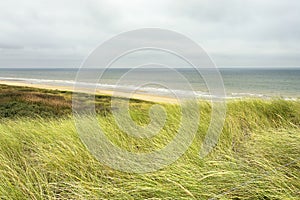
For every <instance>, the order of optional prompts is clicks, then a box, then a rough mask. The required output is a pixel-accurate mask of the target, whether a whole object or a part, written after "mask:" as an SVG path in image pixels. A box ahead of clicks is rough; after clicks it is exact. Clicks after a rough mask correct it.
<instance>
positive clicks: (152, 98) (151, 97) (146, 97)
mask: <svg viewBox="0 0 300 200" xmlns="http://www.w3.org/2000/svg"><path fill="white" fill-rule="evenodd" d="M0 84H2V85H9V86H20V87H32V88H39V89H48V90H58V91H68V92H74V87H73V86H61V85H50V84H49V85H48V84H40V83H27V82H25V81H16V80H14V81H11V80H9V81H7V80H0ZM80 92H82V93H87V91H86V88H85V89H84V88H83V90H82V91H80ZM116 93H117V95H116ZM95 95H104V96H115V97H120V98H126V99H135V100H142V101H148V102H155V103H165V104H179V101H178V100H177V99H175V98H172V97H167V96H160V95H155V94H138V93H135V94H133V95H132V96H130V97H129V95H130V94H129V93H126V92H120V91H113V90H105V89H97V90H96V93H95ZM247 99H263V100H274V99H282V100H285V101H299V100H300V98H299V97H298V96H296V97H280V96H279V97H278V96H273V97H272V96H268V97H259V96H244V97H230V96H227V97H226V99H225V101H238V100H247ZM199 100H208V101H210V99H201V98H199Z"/></svg>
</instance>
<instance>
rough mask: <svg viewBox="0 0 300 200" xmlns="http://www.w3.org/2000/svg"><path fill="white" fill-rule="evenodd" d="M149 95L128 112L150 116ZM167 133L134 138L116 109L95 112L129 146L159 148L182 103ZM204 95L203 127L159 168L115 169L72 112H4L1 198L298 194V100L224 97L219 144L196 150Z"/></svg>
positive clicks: (171, 116)
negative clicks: (86, 139) (202, 153)
mask: <svg viewBox="0 0 300 200" xmlns="http://www.w3.org/2000/svg"><path fill="white" fill-rule="evenodd" d="M149 105H150V104H148V103H143V102H133V104H132V110H131V116H132V117H133V118H134V120H135V121H137V122H138V123H140V124H146V123H148V122H149V117H148V115H147V112H148V108H149ZM165 109H166V110H167V113H168V121H167V123H166V126H165V127H164V128H163V130H162V134H161V135H159V136H158V137H154V138H153V139H151V140H143V139H139V140H136V139H134V138H132V137H130V136H128V135H127V134H125V133H124V132H122V131H120V130H119V129H118V127H117V125H116V124H115V122H114V120H113V116H112V115H111V113H107V114H106V115H98V120H99V122H100V123H101V125H102V126H103V127H104V128H105V130H106V133H107V135H108V137H109V138H110V140H111V141H113V142H114V143H116V145H118V146H120V147H122V148H124V149H126V150H128V151H132V152H148V151H152V150H153V149H156V148H161V147H162V146H164V145H165V143H166V142H168V139H169V138H172V135H174V132H176V130H177V129H178V124H177V122H176V120H178V116H177V115H178V108H177V107H176V106H174V105H173V106H171V105H170V106H167V105H166V106H165ZM210 111H211V108H210V104H209V103H208V102H201V109H200V111H199V112H201V119H200V127H199V129H198V132H197V134H196V137H195V139H194V141H193V144H192V145H191V146H190V148H189V149H188V151H187V152H186V153H185V154H184V155H183V156H182V157H180V158H179V159H178V160H177V161H176V162H175V163H173V164H171V165H169V166H168V167H166V168H164V169H162V170H159V171H157V172H154V173H147V174H134V173H124V172H120V171H116V170H113V169H111V168H109V167H107V166H105V165H104V164H102V163H101V162H98V161H97V160H96V159H95V158H94V157H93V156H92V155H91V154H90V153H89V151H88V150H87V149H86V147H85V146H84V145H83V144H82V142H81V141H80V139H79V136H78V134H77V132H76V129H75V125H74V121H73V118H72V116H70V115H64V116H62V117H60V118H52V117H51V118H45V117H44V118H41V117H35V118H29V117H20V116H18V117H16V118H15V117H13V118H11V117H10V118H6V119H4V118H2V121H1V123H0V138H1V139H0V160H1V162H0V198H1V199H209V198H215V199H299V196H300V162H299V159H300V157H299V155H300V129H299V128H300V102H291V101H290V102H289V101H283V100H272V101H267V100H255V99H253V100H241V101H231V102H228V103H227V117H226V122H225V126H224V129H223V132H222V134H221V137H220V140H219V143H218V145H217V147H216V148H215V149H214V150H213V152H211V153H210V154H209V155H208V156H207V157H205V158H204V159H200V158H199V155H198V154H199V150H200V146H201V141H202V139H203V138H204V135H205V133H206V130H207V127H208V124H209V120H210Z"/></svg>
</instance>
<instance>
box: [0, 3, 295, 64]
mask: <svg viewBox="0 0 300 200" xmlns="http://www.w3.org/2000/svg"><path fill="white" fill-rule="evenodd" d="M145 27H159V28H165V29H171V30H174V31H177V32H180V33H182V34H184V35H186V36H188V37H190V38H192V39H193V40H194V41H196V42H197V43H199V44H200V45H201V46H202V47H203V48H204V49H205V50H206V51H207V52H208V53H209V55H211V57H212V59H213V60H214V61H215V63H216V64H217V65H218V66H227V67H231V66H276V67H294V66H300V1H299V0H195V1H194V0H177V1H176V0H175V1H174V0H150V1H149V0H144V1H143V0H107V1H103V0H102V1H101V0H100V1H88V0H85V1H83V0H82V1H79V0H70V1H68V0H57V1H55V0H49V1H43V0H36V1H35V0H24V1H19V0H9V1H5V0H1V1H0V67H79V65H80V63H81V61H82V60H83V59H84V58H85V57H86V56H87V55H88V54H89V52H91V51H92V50H93V49H94V48H95V47H97V45H98V44H100V43H101V42H103V41H105V40H106V39H108V38H110V37H112V36H114V35H116V34H118V33H120V32H124V31H128V30H132V29H138V28H145Z"/></svg>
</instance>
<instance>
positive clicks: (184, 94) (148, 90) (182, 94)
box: [0, 77, 297, 101]
mask: <svg viewBox="0 0 300 200" xmlns="http://www.w3.org/2000/svg"><path fill="white" fill-rule="evenodd" d="M0 80H2V81H11V82H16V81H17V82H24V83H30V84H46V85H57V86H70V87H80V88H83V89H84V88H87V89H91V88H96V89H99V90H101V89H102V90H113V91H116V92H129V93H130V92H134V93H139V94H153V95H160V96H168V97H175V98H178V97H179V98H190V97H192V98H193V97H196V98H200V99H220V98H221V99H222V98H225V99H239V98H245V97H255V98H270V96H267V95H264V94H256V93H244V92H240V93H237V92H233V93H231V94H230V95H227V96H215V95H211V94H210V93H208V92H204V91H199V90H198V91H191V90H178V89H168V88H157V87H139V86H136V85H114V84H105V83H91V82H76V81H73V80H50V79H34V78H12V77H0ZM283 99H285V100H293V101H294V100H297V98H291V97H284V98H283Z"/></svg>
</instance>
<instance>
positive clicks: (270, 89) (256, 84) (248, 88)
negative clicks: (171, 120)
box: [0, 68, 300, 99]
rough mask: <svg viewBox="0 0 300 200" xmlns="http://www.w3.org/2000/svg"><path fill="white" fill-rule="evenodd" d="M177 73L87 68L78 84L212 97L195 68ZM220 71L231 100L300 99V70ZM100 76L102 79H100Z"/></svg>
mask: <svg viewBox="0 0 300 200" xmlns="http://www.w3.org/2000/svg"><path fill="white" fill-rule="evenodd" d="M174 70H175V71H174ZM174 70H173V71H170V69H158V68H152V69H139V70H132V69H116V68H114V69H109V70H105V71H104V69H86V70H84V71H83V72H82V74H83V76H81V77H79V82H80V84H82V85H85V86H86V87H95V84H97V88H99V89H120V90H124V91H126V90H129V91H130V90H137V92H140V93H149V94H157V95H166V96H167V95H169V93H170V90H169V89H172V90H176V91H178V92H179V93H180V92H181V93H182V94H189V93H190V92H191V91H192V92H194V93H196V94H197V95H198V96H199V97H208V96H209V91H208V89H207V87H206V84H205V82H204V80H203V78H201V76H200V75H199V74H198V73H197V72H196V71H195V70H194V69H190V68H181V69H174ZM219 71H220V74H221V75H222V79H223V82H224V88H225V91H226V95H227V97H228V98H240V97H261V98H270V97H280V98H285V99H297V98H299V97H300V68H286V69H284V68H281V69H278V68H259V69H258V68H219ZM77 72H78V70H77V69H62V68H59V69H33V68H32V69H13V68H10V69H3V68H2V69H1V68H0V80H5V81H20V82H26V83H39V84H49V85H66V86H72V85H74V83H75V81H76V80H77V81H78V79H76V75H77ZM100 74H102V77H99V76H100ZM147 81H148V82H147ZM145 82H147V83H148V84H145ZM141 84H143V85H141ZM187 85H189V86H191V87H187Z"/></svg>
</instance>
